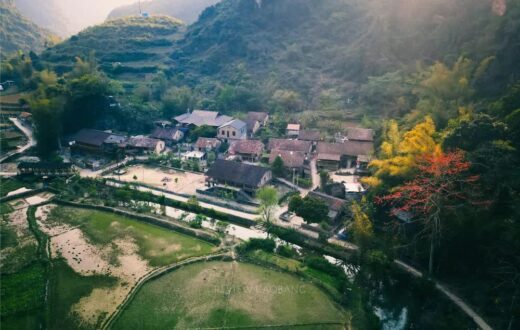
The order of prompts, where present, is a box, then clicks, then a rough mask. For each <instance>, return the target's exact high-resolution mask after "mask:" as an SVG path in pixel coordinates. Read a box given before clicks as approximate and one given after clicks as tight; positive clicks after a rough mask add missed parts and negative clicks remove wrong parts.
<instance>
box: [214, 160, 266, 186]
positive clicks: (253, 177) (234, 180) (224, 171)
mask: <svg viewBox="0 0 520 330" xmlns="http://www.w3.org/2000/svg"><path fill="white" fill-rule="evenodd" d="M268 172H270V171H269V169H267V168H265V167H260V166H254V165H249V164H244V163H237V162H232V161H228V160H221V159H219V160H217V161H215V163H213V165H212V166H211V168H210V169H209V170H208V171H207V172H206V176H208V177H210V178H213V179H215V180H218V181H222V182H227V183H230V184H234V185H238V186H241V185H245V186H249V187H258V186H260V183H261V180H262V178H263V177H264V176H265V175H266V173H268Z"/></svg>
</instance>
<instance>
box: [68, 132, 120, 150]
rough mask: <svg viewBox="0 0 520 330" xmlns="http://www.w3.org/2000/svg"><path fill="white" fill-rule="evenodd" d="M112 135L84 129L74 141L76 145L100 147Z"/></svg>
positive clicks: (77, 134)
mask: <svg viewBox="0 0 520 330" xmlns="http://www.w3.org/2000/svg"><path fill="white" fill-rule="evenodd" d="M110 135H112V134H110V133H107V132H103V131H99V130H96V129H82V130H81V131H79V132H78V133H76V135H75V136H74V138H73V139H74V141H76V143H81V144H87V145H91V146H97V147H100V146H102V145H103V143H104V142H105V140H106V139H108V137H109V136H110Z"/></svg>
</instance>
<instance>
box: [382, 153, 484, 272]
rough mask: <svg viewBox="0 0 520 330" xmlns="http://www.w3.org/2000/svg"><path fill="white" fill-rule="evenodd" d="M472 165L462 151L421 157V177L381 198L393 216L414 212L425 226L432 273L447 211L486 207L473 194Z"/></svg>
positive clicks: (474, 189)
mask: <svg viewBox="0 0 520 330" xmlns="http://www.w3.org/2000/svg"><path fill="white" fill-rule="evenodd" d="M470 167H471V163H470V162H468V161H466V160H465V158H464V153H463V152H462V151H454V152H449V153H442V152H441V153H434V154H429V155H426V156H423V157H421V159H420V160H419V163H418V170H419V171H418V174H417V175H416V176H415V178H414V179H413V180H411V181H408V182H406V183H405V184H404V185H402V186H400V187H398V188H397V189H396V190H395V191H394V192H393V193H391V194H388V195H386V196H383V197H381V198H379V199H378V202H379V203H389V204H390V205H392V206H393V207H394V209H393V211H392V212H393V213H398V212H411V213H412V214H413V216H414V217H415V219H417V221H420V223H421V225H422V226H423V228H424V229H423V230H422V231H421V234H426V235H427V236H429V239H430V252H429V262H428V271H429V273H430V274H432V272H433V264H434V253H435V247H436V246H437V245H438V244H439V241H440V238H441V231H442V217H443V214H445V211H446V210H448V209H450V208H452V207H456V206H461V205H466V204H482V203H484V201H479V200H478V199H476V198H475V196H474V194H472V192H476V191H478V189H476V183H477V181H478V179H479V177H478V176H475V175H470V174H468V170H469V169H470Z"/></svg>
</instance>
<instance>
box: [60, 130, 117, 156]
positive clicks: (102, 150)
mask: <svg viewBox="0 0 520 330" xmlns="http://www.w3.org/2000/svg"><path fill="white" fill-rule="evenodd" d="M126 140H127V137H126V136H123V135H120V134H114V133H110V132H105V131H100V130H96V129H82V130H80V131H79V132H77V133H76V134H75V135H74V136H73V137H72V139H71V142H70V144H71V150H72V151H73V152H84V153H94V154H106V153H111V152H114V151H115V150H117V149H118V148H119V146H120V144H121V143H124V142H125V141H126Z"/></svg>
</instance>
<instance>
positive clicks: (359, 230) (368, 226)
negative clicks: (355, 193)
mask: <svg viewBox="0 0 520 330" xmlns="http://www.w3.org/2000/svg"><path fill="white" fill-rule="evenodd" d="M364 203H365V201H364V200H362V201H361V204H358V203H357V202H353V203H352V205H351V206H350V210H351V212H352V219H353V220H354V223H353V225H352V230H353V234H354V241H355V242H356V244H358V245H359V246H360V247H361V248H363V247H365V246H366V245H367V243H368V242H369V241H370V240H371V238H372V236H373V234H374V231H373V228H372V221H370V218H369V217H368V215H367V214H366V213H365V212H364V211H363V208H362V204H364Z"/></svg>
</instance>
